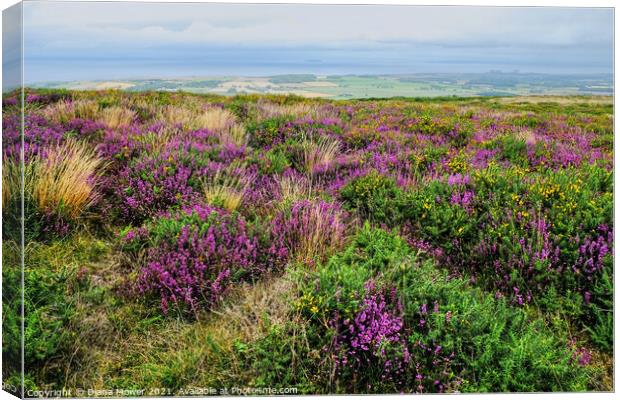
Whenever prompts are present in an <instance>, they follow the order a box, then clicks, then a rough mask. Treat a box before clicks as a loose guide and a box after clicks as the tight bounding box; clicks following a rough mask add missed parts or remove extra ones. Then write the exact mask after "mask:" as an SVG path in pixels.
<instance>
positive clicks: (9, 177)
mask: <svg viewBox="0 0 620 400" xmlns="http://www.w3.org/2000/svg"><path fill="white" fill-rule="evenodd" d="M21 182H22V178H21V168H20V165H19V162H16V161H13V160H11V159H9V158H6V157H5V158H4V160H3V161H2V209H3V210H6V208H7V205H8V204H9V202H10V201H11V199H12V198H13V196H16V195H19V193H20V187H21Z"/></svg>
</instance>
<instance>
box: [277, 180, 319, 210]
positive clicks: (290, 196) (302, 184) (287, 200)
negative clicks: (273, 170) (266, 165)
mask: <svg viewBox="0 0 620 400" xmlns="http://www.w3.org/2000/svg"><path fill="white" fill-rule="evenodd" d="M278 188H279V189H280V190H279V191H280V199H279V201H278V202H277V206H276V209H277V210H278V211H282V210H284V209H286V208H288V207H289V206H290V205H291V204H293V203H294V202H296V201H300V200H308V199H310V198H311V197H312V182H310V181H309V180H308V179H305V178H302V177H297V176H280V177H279V178H278Z"/></svg>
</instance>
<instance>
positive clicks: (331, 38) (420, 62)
mask: <svg viewBox="0 0 620 400" xmlns="http://www.w3.org/2000/svg"><path fill="white" fill-rule="evenodd" d="M23 21H24V57H25V58H24V60H25V71H24V80H25V82H26V83H36V82H48V81H67V80H95V79H97V80H98V79H101V80H106V79H129V78H166V77H183V76H225V75H228V76H230V75H245V76H266V75H276V74H286V73H315V74H406V73H432V72H486V71H489V70H491V69H499V70H503V71H513V70H519V71H521V72H543V73H556V74H560V73H561V74H564V73H612V72H613V69H612V68H613V10H612V9H610V8H607V9H604V8H599V9H594V8H532V7H530V8H514V7H513V8H508V7H506V8H504V7H440V6H428V7H424V6H351V5H347V6H328V5H299V4H297V5H293V4H290V5H282V4H279V5H260V4H254V5H251V4H205V3H193V4H192V3H167V4H166V3H69V2H35V1H29V2H26V3H24V20H23Z"/></svg>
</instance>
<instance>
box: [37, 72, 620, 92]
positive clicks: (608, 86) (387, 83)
mask: <svg viewBox="0 0 620 400" xmlns="http://www.w3.org/2000/svg"><path fill="white" fill-rule="evenodd" d="M28 86H29V87H33V88H51V89H60V88H63V89H72V90H105V89H119V90H126V91H149V90H156V91H185V92H190V93H203V94H207V93H209V94H219V95H235V94H295V95H299V96H303V97H310V98H326V99H356V98H375V97H439V96H459V97H475V96H531V95H554V96H566V95H608V96H610V95H612V94H613V76H612V75H611V74H556V75H553V74H541V73H520V72H501V71H490V72H486V73H462V74H457V73H425V74H422V73H418V74H399V75H390V74H387V75H354V74H351V75H315V74H283V75H273V76H265V77H249V76H205V77H184V78H183V77H181V78H161V79H108V80H83V81H69V82H46V83H34V84H29V85H28Z"/></svg>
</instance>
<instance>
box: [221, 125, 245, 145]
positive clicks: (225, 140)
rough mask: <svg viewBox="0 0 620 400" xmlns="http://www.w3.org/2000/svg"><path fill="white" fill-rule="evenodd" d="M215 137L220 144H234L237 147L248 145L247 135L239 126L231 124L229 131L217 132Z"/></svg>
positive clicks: (243, 128) (242, 127)
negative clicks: (218, 139)
mask: <svg viewBox="0 0 620 400" xmlns="http://www.w3.org/2000/svg"><path fill="white" fill-rule="evenodd" d="M217 135H218V137H219V138H220V143H222V144H234V145H236V146H238V147H242V146H245V145H247V144H248V134H247V133H246V131H245V127H244V126H243V125H241V124H233V125H232V126H231V127H230V129H227V130H223V131H221V132H218V133H217Z"/></svg>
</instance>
